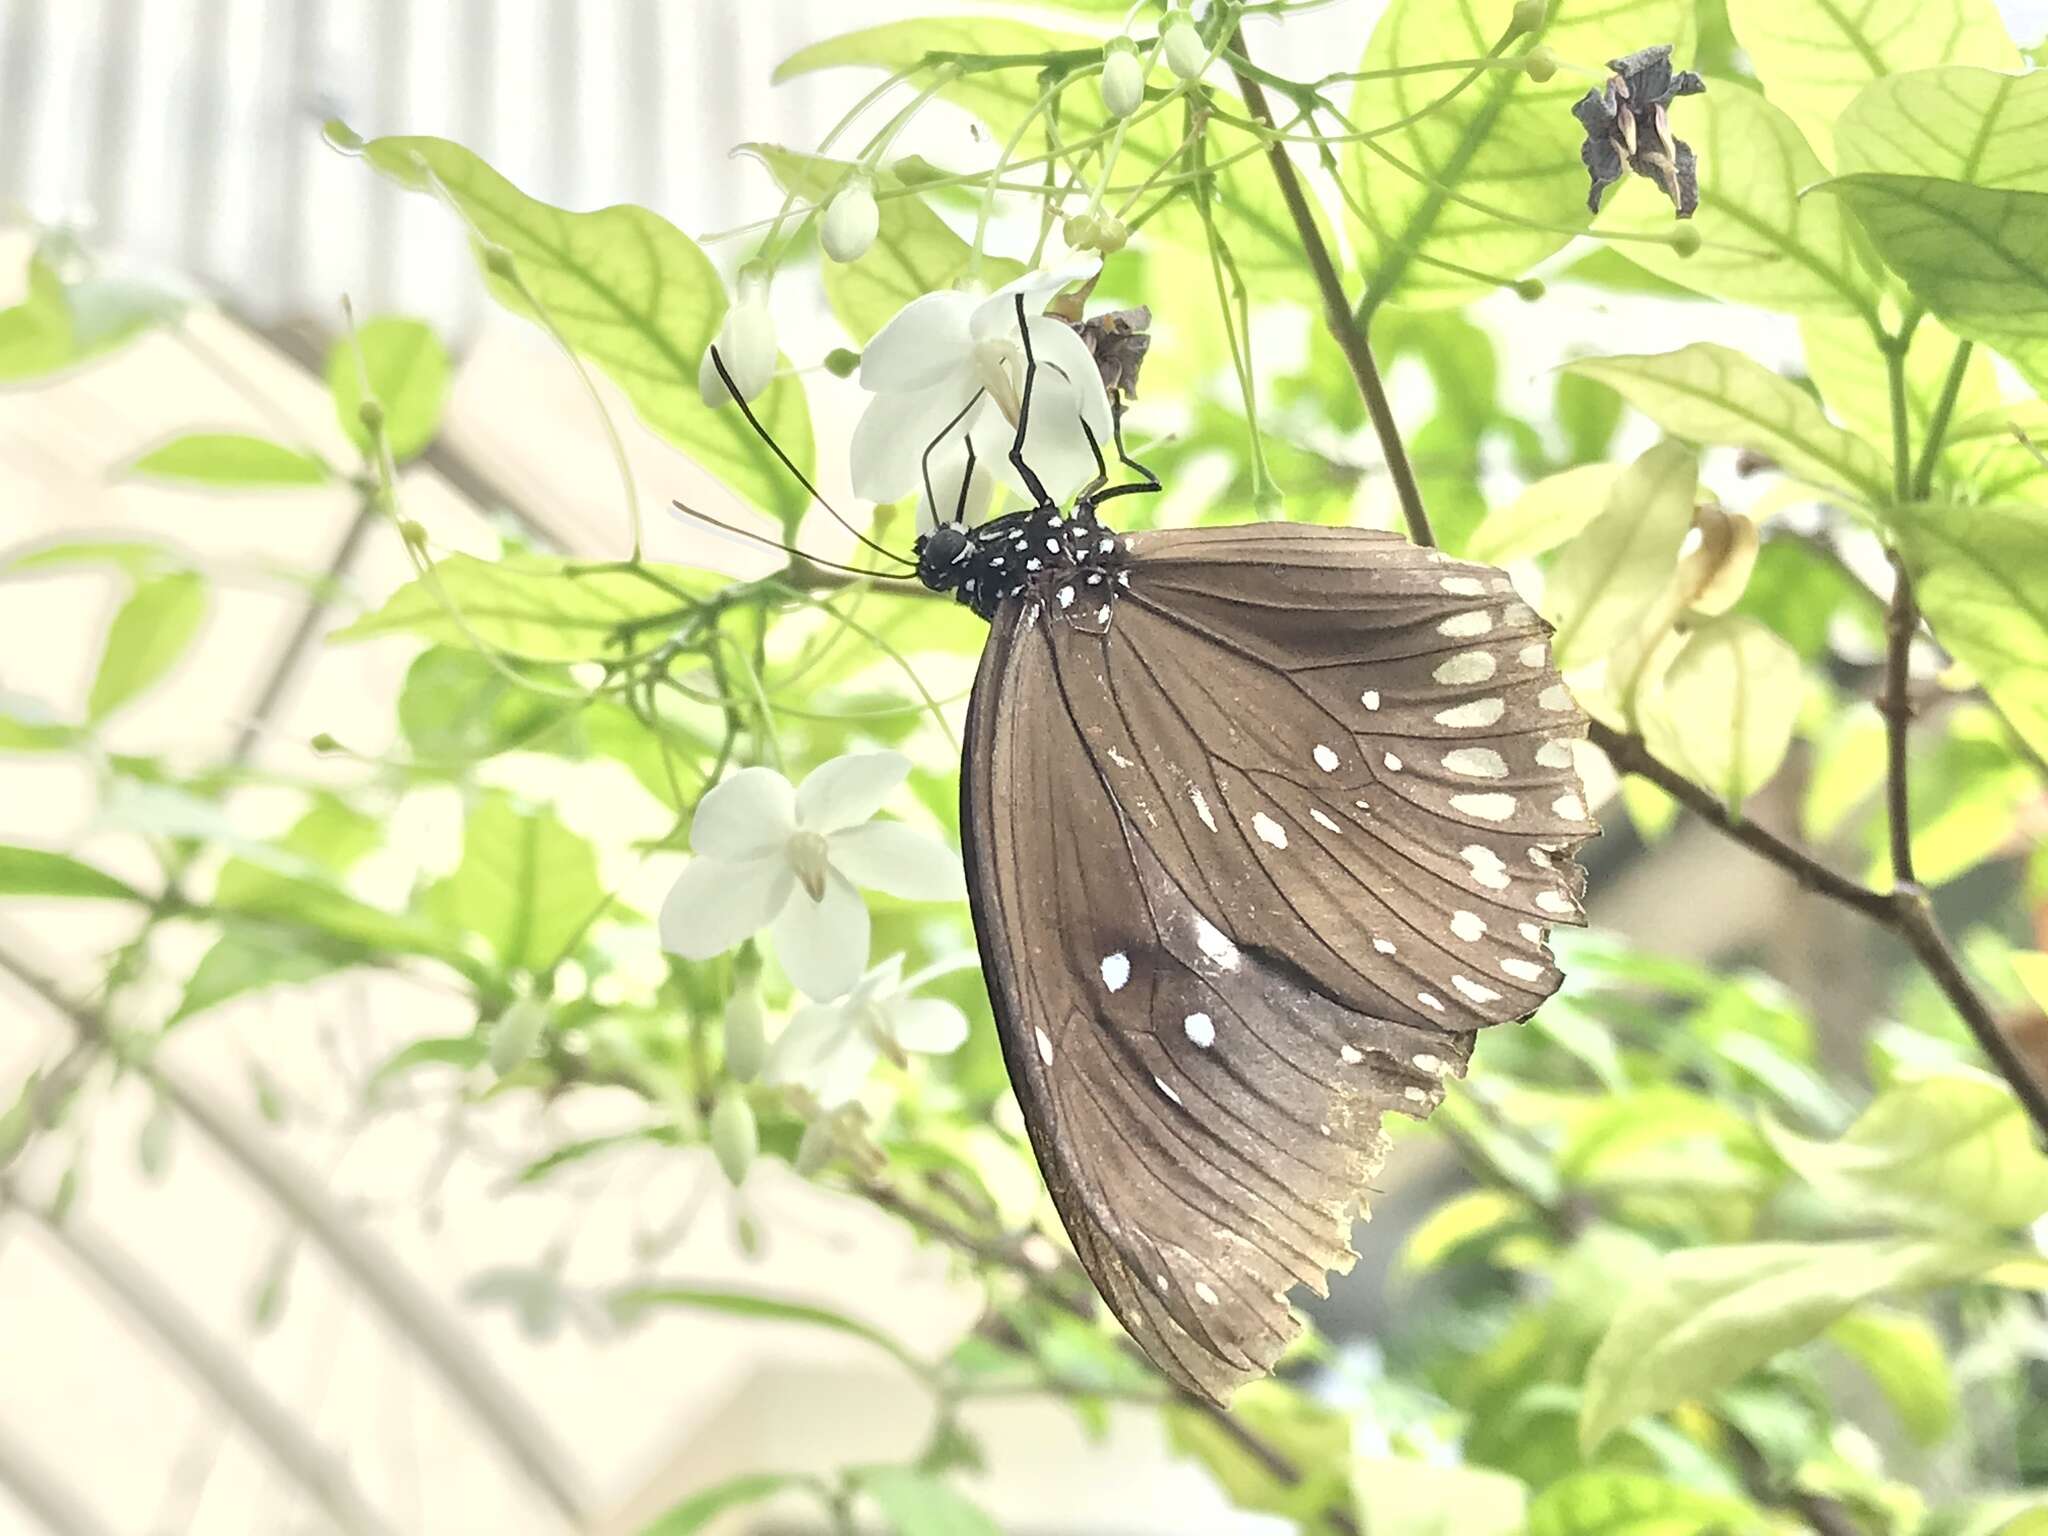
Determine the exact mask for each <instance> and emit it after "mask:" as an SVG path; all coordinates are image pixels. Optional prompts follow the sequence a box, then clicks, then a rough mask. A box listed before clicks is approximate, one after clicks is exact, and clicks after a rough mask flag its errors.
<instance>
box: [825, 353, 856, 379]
mask: <svg viewBox="0 0 2048 1536" xmlns="http://www.w3.org/2000/svg"><path fill="white" fill-rule="evenodd" d="M825 371H826V372H827V373H829V374H831V375H832V377H833V378H835V379H850V378H852V377H853V376H854V374H856V373H857V372H859V371H860V354H859V353H858V352H852V351H849V350H847V349H846V348H845V347H834V348H833V349H832V350H831V351H830V352H827V353H826V354H825Z"/></svg>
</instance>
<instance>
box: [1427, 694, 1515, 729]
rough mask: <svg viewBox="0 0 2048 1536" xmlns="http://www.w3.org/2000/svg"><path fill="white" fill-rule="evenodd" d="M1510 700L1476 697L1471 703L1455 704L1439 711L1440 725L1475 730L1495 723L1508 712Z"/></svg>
mask: <svg viewBox="0 0 2048 1536" xmlns="http://www.w3.org/2000/svg"><path fill="white" fill-rule="evenodd" d="M1507 708H1508V701H1507V700H1506V699H1503V698H1490V699H1474V700H1473V701H1472V702H1471V703H1469V704H1454V705H1452V706H1451V708H1449V709H1445V710H1439V711H1438V712H1437V717H1436V723H1437V724H1438V725H1450V726H1456V727H1458V728H1459V729H1462V730H1474V729H1477V728H1478V727H1480V726H1483V725H1493V724H1495V723H1496V722H1497V721H1498V720H1499V719H1500V717H1501V716H1502V715H1504V714H1506V713H1507Z"/></svg>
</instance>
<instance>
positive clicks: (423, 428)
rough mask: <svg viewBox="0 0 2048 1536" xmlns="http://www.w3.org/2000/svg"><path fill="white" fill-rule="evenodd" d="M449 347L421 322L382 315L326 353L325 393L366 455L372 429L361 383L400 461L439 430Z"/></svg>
mask: <svg viewBox="0 0 2048 1536" xmlns="http://www.w3.org/2000/svg"><path fill="white" fill-rule="evenodd" d="M449 372H450V368H449V363H448V350H447V348H445V347H443V346H442V345H441V338H440V337H438V336H436V335H435V334H434V332H433V329H432V328H431V327H430V326H428V325H427V323H426V322H425V321H423V320H408V319H404V318H402V317H400V316H395V315H384V316H379V317H378V318H377V319H375V320H371V321H367V322H366V323H364V324H362V325H359V326H357V327H356V329H355V335H354V337H353V339H351V338H350V337H347V336H344V337H342V339H341V340H340V341H337V342H336V343H335V344H334V346H333V347H332V348H330V349H329V351H328V353H327V392H328V393H329V394H330V395H332V396H333V397H334V414H335V415H336V416H337V417H339V418H340V420H341V430H342V431H344V432H346V433H347V434H348V440H349V441H350V442H352V443H354V444H355V445H356V447H357V448H359V449H361V450H362V452H364V453H365V454H367V453H369V452H370V446H371V445H370V432H369V429H368V428H367V427H365V426H364V425H363V416H362V407H363V384H364V381H365V379H367V380H368V383H369V398H371V399H372V400H375V401H376V402H377V404H378V405H379V406H380V407H381V408H382V409H383V412H384V440H385V442H386V443H387V444H389V445H390V448H391V456H392V457H393V458H394V459H396V460H398V462H399V463H401V464H403V463H404V462H405V461H406V460H407V459H410V458H412V457H414V456H415V455H417V454H418V453H420V452H421V451H422V450H423V449H425V448H426V446H427V444H429V443H431V442H432V441H433V440H434V434H435V433H437V432H439V431H440V430H441V410H442V407H443V406H445V405H446V404H447V402H448V378H449Z"/></svg>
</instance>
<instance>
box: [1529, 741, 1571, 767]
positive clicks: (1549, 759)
mask: <svg viewBox="0 0 2048 1536" xmlns="http://www.w3.org/2000/svg"><path fill="white" fill-rule="evenodd" d="M1536 761H1537V762H1539V763H1541V764H1542V765H1543V766H1544V767H1546V768H1569V767H1571V765H1572V744H1571V743H1570V742H1568V741H1546V742H1545V743H1543V745H1542V746H1540V747H1538V748H1537V749H1536Z"/></svg>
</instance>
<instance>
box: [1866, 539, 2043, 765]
mask: <svg viewBox="0 0 2048 1536" xmlns="http://www.w3.org/2000/svg"><path fill="white" fill-rule="evenodd" d="M1889 516H1890V519H1891V526H1892V529H1893V532H1894V535H1895V537H1896V539H1897V542H1898V548H1899V553H1900V554H1901V555H1902V556H1904V558H1905V561H1906V567H1907V569H1908V570H1909V571H1911V572H1912V575H1913V594H1914V596H1915V598H1917V599H1918V601H1919V604H1920V608H1921V611H1922V612H1923V613H1925V614H1926V615H1927V621H1928V623H1929V624H1930V625H1932V626H1933V629H1934V634H1935V638H1936V639H1938V640H1939V641H1940V642H1941V643H1942V645H1943V646H1945V647H1946V648H1947V649H1948V651H1949V652H1950V653H1951V654H1952V655H1954V656H1955V658H1956V659H1957V660H1958V661H1961V662H1962V663H1963V664H1964V665H1966V666H1967V667H1969V668H1970V670H1971V671H1973V672H1975V673H1976V674H1977V676H1978V677H1979V678H1980V679H1982V681H1983V683H1984V686H1985V688H1986V689H1987V690H1988V691H1989V692H1990V694H1991V697H1992V700H1993V702H1995V703H1996V704H1997V705H1998V707H1999V709H2000V710H2001V711H2002V712H2003V713H2004V715H2005V717H2006V718H2007V719H2008V720H2010V721H2011V722H2012V727H2013V729H2014V730H2015V731H2017V732H2019V734H2020V736H2021V738H2022V739H2023V740H2024V741H2025V742H2026V743H2027V744H2028V745H2029V746H2031V747H2032V748H2033V749H2034V750H2035V751H2036V752H2041V753H2048V588H2044V585H2043V583H2042V582H2041V581H2040V580H2039V579H2038V576H2039V573H2040V572H2042V571H2044V570H2048V507H2035V506H2025V505H2011V506H2002V507H1964V506H1953V507H1943V506H1932V505H1920V506H1911V507H1900V508H1897V509H1895V510H1894V511H1893V512H1892V513H1890V514H1889Z"/></svg>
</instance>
